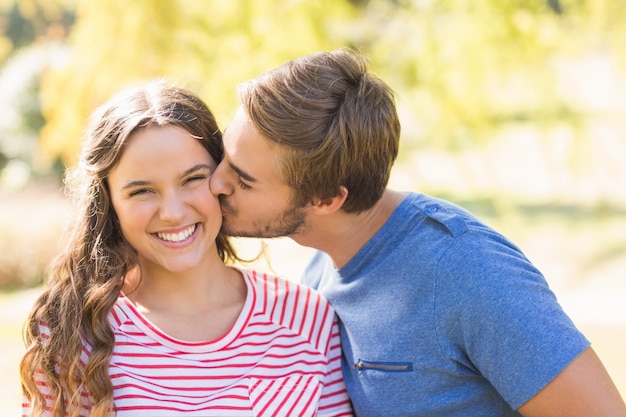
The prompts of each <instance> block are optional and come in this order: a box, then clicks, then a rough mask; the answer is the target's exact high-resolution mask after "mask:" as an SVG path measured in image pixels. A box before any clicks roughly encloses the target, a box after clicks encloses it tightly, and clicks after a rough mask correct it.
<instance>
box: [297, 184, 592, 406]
mask: <svg viewBox="0 0 626 417" xmlns="http://www.w3.org/2000/svg"><path fill="white" fill-rule="evenodd" d="M303 281H304V282H305V283H306V284H308V285H310V286H312V287H314V288H317V289H318V290H319V291H320V292H321V293H322V294H323V295H324V296H325V297H326V298H327V299H328V300H329V301H330V303H331V304H332V305H333V307H334V308H335V311H336V312H337V315H338V316H339V319H340V331H341V342H342V346H343V353H344V357H343V364H342V366H343V372H344V377H345V380H346V385H347V387H348V392H349V394H350V397H351V399H352V401H353V405H354V408H355V412H356V414H357V415H358V416H359V417H367V416H386V417H393V416H402V417H408V416H428V417H437V416H446V417H454V416H459V417H461V416H462V417H474V416H475V417H490V416H494V417H495V416H497V417H502V416H519V413H517V412H516V411H514V410H515V409H517V408H519V407H520V406H521V405H523V404H524V403H525V402H526V401H528V400H529V399H530V398H531V397H533V396H534V395H535V394H536V393H537V392H539V391H540V390H541V389H542V388H543V387H544V386H545V385H546V384H548V382H550V381H551V380H552V379H553V378H554V377H555V376H556V375H557V374H558V373H559V372H561V371H562V370H563V369H564V368H565V367H566V366H567V365H568V364H569V363H570V362H571V361H572V360H573V359H574V358H576V357H577V356H578V355H579V354H580V353H582V351H583V350H585V349H586V348H587V347H588V346H589V342H588V340H587V339H586V338H585V337H584V336H583V335H582V334H581V333H580V332H579V331H578V330H577V329H576V327H575V326H574V324H573V323H572V321H571V320H570V319H569V318H568V317H567V315H566V314H565V313H564V312H563V311H562V309H561V307H560V306H559V304H558V302H557V300H556V298H555V296H554V294H553V293H552V291H551V290H550V289H549V288H548V284H547V283H546V281H545V279H544V277H543V276H542V274H541V273H540V272H539V271H538V270H537V269H536V268H535V267H534V266H533V265H532V264H531V262H530V261H529V260H528V259H526V257H525V256H524V254H523V253H522V252H521V251H520V250H519V249H518V248H517V247H516V246H515V245H513V244H512V243H511V242H510V241H508V240H507V239H506V238H505V237H503V236H502V235H501V234H499V233H497V232H495V231H494V230H493V229H491V228H489V227H488V226H486V225H485V224H483V223H482V222H480V221H479V220H478V219H477V218H476V217H474V216H473V215H471V214H470V213H468V212H467V211H465V210H463V209H462V208H460V207H458V206H456V205H454V204H452V203H450V202H447V201H444V200H440V199H436V198H433V197H430V196H426V195H422V194H409V195H408V196H407V197H406V198H405V199H404V200H403V201H402V203H401V204H400V205H399V206H398V207H397V208H396V210H395V211H394V213H393V214H392V216H391V217H390V218H389V219H388V221H387V222H386V223H385V225H384V226H383V227H382V228H381V229H380V230H379V231H378V232H377V233H376V234H375V235H374V236H373V237H372V239H370V241H368V242H367V243H366V244H365V245H364V246H363V248H361V250H360V251H359V252H358V253H357V254H356V255H355V256H354V258H352V259H351V260H350V262H348V264H346V265H345V266H344V267H343V268H341V269H340V270H336V269H335V268H334V266H333V264H332V261H331V260H330V258H329V257H328V256H327V255H325V254H322V253H317V254H316V255H315V257H314V259H313V260H312V262H311V264H310V265H309V266H308V268H307V270H306V271H305V276H304V279H303Z"/></svg>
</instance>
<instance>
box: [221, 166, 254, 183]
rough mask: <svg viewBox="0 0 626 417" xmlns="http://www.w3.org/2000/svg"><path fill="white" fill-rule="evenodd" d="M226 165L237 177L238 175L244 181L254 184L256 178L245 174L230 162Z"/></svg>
mask: <svg viewBox="0 0 626 417" xmlns="http://www.w3.org/2000/svg"><path fill="white" fill-rule="evenodd" d="M228 165H229V166H230V169H232V170H233V171H235V172H236V173H237V175H239V176H240V177H241V178H243V179H244V180H246V181H248V182H256V178H254V177H252V176H251V175H250V174H248V173H246V172H245V171H244V170H243V169H241V168H239V167H238V166H237V165H235V164H233V163H232V162H229V163H228Z"/></svg>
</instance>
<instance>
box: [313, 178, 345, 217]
mask: <svg viewBox="0 0 626 417" xmlns="http://www.w3.org/2000/svg"><path fill="white" fill-rule="evenodd" d="M346 198H348V189H347V188H346V187H344V186H343V185H342V186H341V187H339V194H338V195H336V196H334V197H328V198H323V199H322V198H317V197H315V198H314V199H313V201H312V202H311V207H310V208H311V209H312V210H313V211H314V212H315V213H316V214H318V215H326V214H332V213H335V212H336V211H338V210H339V209H340V208H341V207H342V206H343V203H345V201H346Z"/></svg>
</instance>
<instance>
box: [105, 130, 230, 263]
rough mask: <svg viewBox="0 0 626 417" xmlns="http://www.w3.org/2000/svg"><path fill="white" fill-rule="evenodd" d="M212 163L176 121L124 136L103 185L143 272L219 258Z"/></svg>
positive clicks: (217, 207)
mask: <svg viewBox="0 0 626 417" xmlns="http://www.w3.org/2000/svg"><path fill="white" fill-rule="evenodd" d="M216 165H217V164H216V162H215V161H214V160H213V158H212V157H211V155H210V154H209V153H208V152H207V151H206V149H205V148H204V147H203V146H202V144H201V143H200V141H199V140H198V139H194V138H193V137H192V136H191V134H189V132H187V131H185V130H184V129H182V128H179V127H176V126H153V127H147V128H143V129H141V130H139V131H137V132H135V133H134V134H133V135H131V137H130V138H129V139H128V143H127V144H126V147H125V149H124V151H123V154H122V157H121V159H120V161H119V162H118V164H117V165H116V166H115V167H114V168H113V169H112V170H111V172H110V174H109V178H108V185H109V189H110V193H111V200H112V203H113V208H114V210H115V213H116V214H117V217H118V218H119V222H120V225H121V229H122V233H123V234H124V237H125V238H126V240H127V241H128V242H129V243H130V245H131V246H132V247H133V248H135V250H136V251H137V253H138V255H139V261H140V264H141V267H142V269H143V270H144V272H148V273H149V271H150V270H152V268H156V270H167V271H170V272H185V271H188V270H190V269H192V268H195V267H203V263H204V262H207V261H209V260H212V259H213V260H214V258H217V259H219V257H218V255H217V249H216V246H215V238H216V236H217V234H218V233H219V230H220V227H221V223H222V214H221V211H220V205H219V202H218V200H217V198H216V197H214V196H213V195H212V194H211V190H210V188H209V178H210V176H211V174H212V173H213V171H214V170H215V167H216Z"/></svg>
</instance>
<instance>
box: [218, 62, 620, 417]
mask: <svg viewBox="0 0 626 417" xmlns="http://www.w3.org/2000/svg"><path fill="white" fill-rule="evenodd" d="M239 92H240V96H241V103H242V105H241V107H240V108H239V110H238V111H237V113H236V114H235V116H234V118H233V120H232V122H231V124H230V125H229V127H228V129H227V131H226V132H225V135H224V139H223V140H224V148H225V157H224V159H223V161H222V162H221V163H220V164H219V166H218V168H217V169H216V171H215V172H214V173H213V175H212V178H211V190H212V192H213V193H214V194H216V195H218V196H219V197H220V203H221V207H222V212H223V217H224V218H223V226H222V228H223V229H222V230H223V231H224V232H225V233H227V234H229V235H233V236H248V237H276V236H289V237H291V238H292V239H293V240H295V241H296V242H298V243H299V244H301V245H305V246H309V247H313V248H316V249H318V250H320V251H321V252H319V253H318V254H317V255H316V257H315V258H314V259H313V261H312V263H311V265H309V267H308V269H307V272H306V274H305V277H304V281H305V282H306V283H307V284H309V285H312V286H313V287H315V288H317V289H318V290H319V291H320V292H321V293H322V294H324V295H325V296H326V297H327V298H328V300H329V301H330V302H331V304H332V305H333V306H334V308H335V310H336V312H337V314H338V315H339V318H340V321H341V328H340V331H341V341H342V346H343V352H344V357H343V372H344V376H345V379H346V384H347V386H348V390H349V393H350V396H351V399H352V401H353V405H354V409H355V411H356V414H357V415H358V416H388V417H389V416H404V417H406V416H429V417H435V416H463V417H472V416H476V417H479V416H480V417H488V416H498V417H501V416H516V415H520V414H521V415H524V416H567V417H575V416H581V417H582V416H584V417H589V416H603V417H609V416H615V417H617V416H621V417H623V416H626V405H625V404H624V401H623V400H622V399H621V398H620V395H619V393H618V391H617V389H616V387H615V386H614V384H613V382H612V381H611V379H610V377H609V376H608V374H607V372H606V370H605V369H604V367H603V365H602V364H601V362H600V360H599V359H598V357H597V356H596V354H595V353H594V351H593V350H592V348H591V347H590V346H589V342H588V341H587V339H586V338H585V337H584V336H583V335H582V334H581V333H580V332H579V331H578V330H577V329H576V328H575V326H574V325H573V324H572V322H571V321H570V319H569V318H568V317H567V316H566V315H565V313H564V312H563V311H562V310H561V308H560V307H559V305H558V303H557V301H556V299H555V297H554V295H553V293H552V292H551V291H550V289H549V288H548V285H547V283H546V281H545V279H544V278H543V276H542V275H541V273H540V272H539V271H538V270H537V269H536V268H535V267H534V266H533V265H532V264H531V263H530V262H529V261H528V259H526V257H525V256H524V255H523V254H522V252H521V251H520V250H519V249H518V248H517V247H516V246H514V245H513V244H512V243H511V242H510V241H508V240H507V239H506V238H505V237H503V236H502V235H500V234H498V233H497V232H495V231H494V230H492V229H490V228H489V227H487V226H485V225H484V224H483V223H481V222H480V221H479V220H478V219H477V218H475V217H474V216H472V215H471V214H470V213H468V212H467V211H465V210H463V209H461V208H460V207H458V206H455V205H453V204H451V203H450V202H447V201H444V200H440V199H436V198H433V197H430V196H426V195H423V194H417V193H402V192H397V191H392V190H389V189H387V188H386V186H387V182H388V179H389V174H390V171H391V167H392V165H393V163H394V161H395V158H396V155H397V153H398V141H399V136H400V124H399V121H398V116H397V113H396V109H395V103H394V99H393V93H392V91H391V90H390V89H389V87H388V86H387V85H386V84H385V83H383V82H382V81H381V80H380V79H378V78H376V77H375V76H373V75H372V74H370V73H368V71H367V67H366V64H365V62H364V60H363V59H362V58H361V57H359V56H358V55H357V54H355V53H352V52H350V51H347V50H340V51H335V52H331V53H318V54H313V55H310V56H305V57H302V58H300V59H297V60H295V61H292V62H288V63H286V64H284V65H283V66H281V67H279V68H277V69H275V70H273V71H271V72H269V73H266V74H264V75H262V76H260V77H258V78H257V79H254V80H251V81H249V82H246V83H244V84H242V85H241V86H240V88H239Z"/></svg>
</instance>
